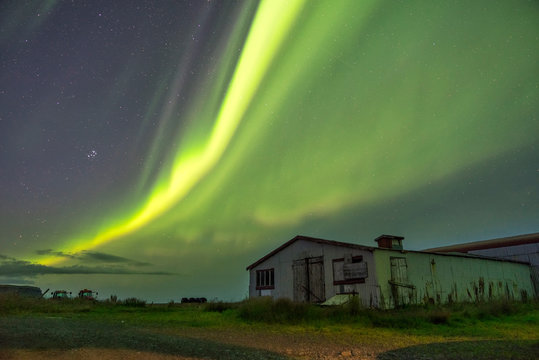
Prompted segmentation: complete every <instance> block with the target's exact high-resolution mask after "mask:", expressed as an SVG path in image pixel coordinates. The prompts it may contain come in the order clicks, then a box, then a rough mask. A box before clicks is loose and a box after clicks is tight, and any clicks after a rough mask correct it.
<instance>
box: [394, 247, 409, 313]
mask: <svg viewBox="0 0 539 360" xmlns="http://www.w3.org/2000/svg"><path fill="white" fill-rule="evenodd" d="M390 261H391V281H390V284H391V290H392V294H393V300H394V301H395V307H402V306H404V305H407V304H409V303H410V302H411V300H412V296H413V286H411V285H410V284H409V281H408V265H407V263H406V258H403V257H392V258H390Z"/></svg>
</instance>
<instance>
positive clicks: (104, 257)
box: [36, 249, 152, 266]
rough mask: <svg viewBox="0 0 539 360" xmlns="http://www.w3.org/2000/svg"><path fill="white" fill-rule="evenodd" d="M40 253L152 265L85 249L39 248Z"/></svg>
mask: <svg viewBox="0 0 539 360" xmlns="http://www.w3.org/2000/svg"><path fill="white" fill-rule="evenodd" d="M36 253H37V254H38V255H52V256H58V257H64V258H69V259H73V260H80V261H93V262H100V263H104V264H125V265H130V266H150V265H152V264H150V263H148V262H143V261H138V260H132V259H128V258H125V257H122V256H117V255H111V254H106V253H102V252H98V251H89V250H83V251H79V252H76V253H66V252H63V251H55V250H53V249H45V250H37V251H36Z"/></svg>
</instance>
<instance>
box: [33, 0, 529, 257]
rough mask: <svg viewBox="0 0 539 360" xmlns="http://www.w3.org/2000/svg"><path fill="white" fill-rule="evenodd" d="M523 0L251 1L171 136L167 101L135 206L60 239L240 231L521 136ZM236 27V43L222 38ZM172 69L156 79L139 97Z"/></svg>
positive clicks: (375, 193) (510, 144)
mask: <svg viewBox="0 0 539 360" xmlns="http://www.w3.org/2000/svg"><path fill="white" fill-rule="evenodd" d="M519 5H520V6H516V5H515V2H503V1H500V2H496V1H494V2H493V1H474V2H464V1H462V2H458V1H457V2H404V3H396V2H390V1H356V0H351V1H344V0H341V1H316V2H305V1H304V0H298V1H290V0H283V1H275V0H269V1H262V2H261V3H260V4H259V5H258V7H257V8H256V13H255V15H254V17H252V16H253V11H252V7H251V8H250V7H248V6H246V7H245V9H244V12H243V13H242V14H240V15H239V16H238V19H237V22H236V25H237V28H236V29H234V30H233V31H232V32H231V34H230V36H229V41H230V43H233V44H234V45H231V46H226V45H224V46H223V47H222V48H221V50H220V51H221V58H220V59H221V60H220V64H219V66H218V67H217V69H218V70H217V71H216V72H215V75H214V76H212V77H208V79H207V82H205V83H203V84H201V85H200V88H199V89H198V90H199V91H198V93H197V97H196V98H195V99H194V100H193V101H192V103H191V106H190V108H188V109H183V110H182V114H183V116H184V118H185V119H187V121H185V119H184V120H182V121H185V122H186V124H187V125H186V126H185V127H184V128H182V131H181V132H180V133H177V134H176V135H174V136H175V137H177V142H176V144H177V148H175V149H173V151H171V149H169V148H163V146H161V143H162V142H161V137H163V136H166V134H169V132H170V128H169V126H170V127H172V126H171V125H170V124H171V123H173V122H174V121H175V118H174V116H175V115H172V114H173V111H172V110H171V108H173V107H174V106H175V104H174V103H172V104H171V105H167V106H169V107H170V108H167V107H162V108H161V109H160V111H161V114H162V115H161V118H162V124H163V125H162V127H161V128H160V129H159V132H158V133H157V134H156V136H155V139H154V143H153V146H152V149H151V151H150V154H149V157H148V161H147V164H146V168H145V169H144V172H143V173H142V174H141V177H140V179H139V183H138V187H137V189H138V191H139V194H142V195H140V196H138V200H137V209H138V210H137V211H136V212H133V211H132V210H130V209H127V208H126V209H117V211H116V212H114V211H113V212H112V213H113V214H115V215H113V216H110V217H109V218H111V219H114V221H111V222H106V223H104V224H102V225H101V226H96V225H95V224H94V225H92V226H91V227H89V229H91V230H87V231H85V232H84V231H83V232H81V234H79V235H78V236H76V237H71V238H70V239H68V240H65V241H63V242H60V244H57V245H58V249H59V250H61V251H63V252H78V251H82V250H89V249H95V248H97V247H102V246H105V245H112V242H116V241H117V240H118V243H120V244H121V243H123V245H117V246H125V245H126V244H125V240H127V239H129V241H128V242H130V243H132V244H135V243H138V242H140V243H146V242H147V241H148V240H147V239H149V238H152V239H156V238H159V237H160V234H162V233H164V232H165V230H164V229H174V230H172V231H170V230H167V231H168V233H170V234H169V235H168V237H169V238H171V239H174V241H176V242H178V241H180V242H185V243H189V242H196V241H199V240H200V239H201V238H203V237H205V236H206V234H207V233H208V232H211V233H213V234H214V235H213V237H212V242H213V243H220V244H228V243H230V244H245V243H246V241H247V239H257V238H260V237H259V236H258V237H257V235H256V234H257V233H258V232H259V231H260V229H275V228H286V227H293V226H295V225H298V224H301V223H302V222H303V221H305V219H306V218H308V217H312V216H316V217H320V218H322V217H331V216H332V214H337V213H339V212H342V211H345V210H346V209H347V208H350V207H361V206H369V205H372V204H375V203H377V202H379V201H381V200H383V199H389V198H391V197H396V196H399V195H402V194H406V193H409V192H412V191H414V190H417V189H420V188H422V187H423V186H425V185H426V184H429V183H432V182H436V181H440V180H443V179H444V178H446V177H449V176H451V175H452V174H455V173H457V172H459V171H461V170H462V169H464V168H466V167H470V166H474V165H475V164H479V163H481V162H483V161H487V160H489V159H492V158H494V157H496V156H500V155H503V154H505V153H507V152H510V151H513V150H514V149H517V148H520V147H525V146H529V145H530V144H532V143H533V142H534V141H536V136H537V134H538V133H539V126H538V122H537V118H536V114H537V110H538V109H537V101H536V99H537V98H538V89H537V82H536V78H534V77H533V76H529V74H536V71H537V62H536V59H537V55H538V48H537V35H536V34H537V26H536V22H537V21H536V20H537V18H538V17H537V15H538V8H537V6H536V3H533V2H524V1H522V2H519ZM249 24H250V25H249ZM241 29H249V30H248V34H247V35H246V36H245V34H242V31H244V30H241ZM243 39H245V42H244V44H243V45H239V47H241V48H242V51H241V54H240V56H239V57H238V56H236V55H235V54H234V53H233V51H232V50H230V49H231V48H236V46H237V45H238V42H241V41H243ZM230 43H229V44H228V45H230ZM231 69H234V70H233V71H231ZM227 74H228V75H227ZM230 74H231V75H230ZM179 79H180V76H179V75H178V76H177V77H175V78H174V79H172V80H170V79H167V80H165V82H163V84H161V86H160V88H159V89H156V91H155V92H154V93H155V94H156V95H155V98H154V100H153V101H152V105H150V107H151V109H148V113H152V112H153V109H156V108H160V106H162V105H160V104H163V101H162V99H163V98H165V99H169V98H170V99H172V98H173V95H172V93H173V92H175V91H177V90H178V89H179V88H181V86H182V84H181V81H180V80H179ZM168 89H174V91H172V90H168ZM168 91H170V93H168ZM165 157H166V158H165ZM163 158H165V160H164V162H160V161H158V160H157V159H163ZM155 174H156V175H155ZM144 194H146V195H144ZM131 209H132V208H131ZM153 241H154V243H155V244H156V247H158V246H157V244H159V243H166V242H167V241H169V240H167V239H166V238H162V239H161V240H153ZM148 251H151V250H148ZM35 260H36V261H39V262H40V263H42V264H52V263H56V262H58V261H61V260H62V258H55V257H46V258H36V259H35Z"/></svg>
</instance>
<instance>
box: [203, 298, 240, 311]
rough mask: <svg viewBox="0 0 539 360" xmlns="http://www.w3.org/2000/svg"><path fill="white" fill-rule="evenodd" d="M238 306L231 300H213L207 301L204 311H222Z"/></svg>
mask: <svg viewBox="0 0 539 360" xmlns="http://www.w3.org/2000/svg"><path fill="white" fill-rule="evenodd" d="M236 307H237V306H236V305H235V304H233V303H229V302H223V301H211V302H209V303H206V305H205V306H204V311H209V312H218V313H222V312H223V311H226V310H230V309H234V308H236Z"/></svg>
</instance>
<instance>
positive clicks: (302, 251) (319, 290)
mask: <svg viewBox="0 0 539 360" xmlns="http://www.w3.org/2000/svg"><path fill="white" fill-rule="evenodd" d="M355 256H361V257H362V261H363V262H364V263H365V266H366V267H367V268H368V277H367V278H366V279H365V283H357V284H345V285H334V269H333V260H335V259H342V258H345V257H346V258H352V257H355ZM271 268H273V269H275V287H274V289H272V290H257V289H256V271H257V270H262V269H271ZM322 279H323V280H322ZM344 292H355V293H357V294H358V295H359V297H360V299H361V301H362V303H363V305H365V306H375V307H377V306H378V284H377V281H376V274H375V270H374V258H373V256H372V252H370V251H364V250H360V249H353V248H347V247H341V246H334V245H330V244H319V243H315V242H311V241H305V240H298V241H296V242H294V243H293V244H291V245H290V246H288V247H286V248H284V249H283V250H282V251H280V252H278V253H277V254H275V255H274V256H272V257H270V258H268V259H267V260H266V261H264V262H263V263H261V264H258V265H257V266H256V267H254V268H252V269H251V270H250V281H249V297H257V296H271V297H273V298H275V299H277V298H281V297H283V298H289V299H292V300H296V301H306V302H314V303H320V302H322V301H325V300H328V299H329V298H331V297H333V296H334V295H336V294H339V293H344ZM322 294H323V296H322Z"/></svg>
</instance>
